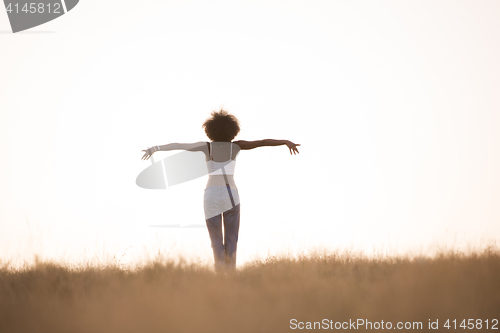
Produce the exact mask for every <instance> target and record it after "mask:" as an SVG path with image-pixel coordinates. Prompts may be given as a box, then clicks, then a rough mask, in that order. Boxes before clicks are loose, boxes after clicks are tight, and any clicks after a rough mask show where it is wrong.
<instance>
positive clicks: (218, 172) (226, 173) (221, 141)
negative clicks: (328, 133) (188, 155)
mask: <svg viewBox="0 0 500 333" xmlns="http://www.w3.org/2000/svg"><path fill="white" fill-rule="evenodd" d="M202 127H203V128H204V129H205V133H206V135H207V136H208V138H209V139H210V140H211V142H196V143H171V144H166V145H163V146H155V147H151V148H148V149H145V150H143V151H144V152H145V153H144V156H143V157H142V159H143V160H147V159H149V158H150V157H151V155H153V154H154V152H156V151H168V150H176V149H184V150H189V151H202V152H204V153H205V161H206V163H207V168H208V172H209V177H208V182H207V186H206V188H205V194H204V197H203V201H204V210H205V221H206V223H207V228H208V234H209V236H210V240H211V242H212V249H213V253H214V262H215V270H216V271H218V272H219V271H226V270H234V269H235V268H236V245H237V243H238V232H239V229H240V197H239V194H238V188H237V187H236V184H235V182H234V169H235V165H236V156H237V155H238V154H239V152H240V151H241V150H249V149H254V148H257V147H265V146H280V145H287V147H288V148H289V149H290V154H296V153H298V152H299V151H298V149H297V146H300V144H295V143H293V142H291V141H288V140H273V139H265V140H258V141H243V140H239V141H232V140H233V139H234V138H235V137H236V135H238V133H239V132H240V125H239V121H238V119H237V118H236V117H235V116H234V115H232V114H229V113H228V112H227V111H225V110H224V109H221V110H220V111H213V112H212V114H211V116H210V118H208V119H207V120H206V121H205V122H204V123H203V126H202ZM222 219H224V233H223V232H222Z"/></svg>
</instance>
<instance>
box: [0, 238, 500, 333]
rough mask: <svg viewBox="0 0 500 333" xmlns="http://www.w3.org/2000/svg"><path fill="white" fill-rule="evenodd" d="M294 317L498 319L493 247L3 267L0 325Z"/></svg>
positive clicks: (236, 326)
mask: <svg viewBox="0 0 500 333" xmlns="http://www.w3.org/2000/svg"><path fill="white" fill-rule="evenodd" d="M292 319H296V320H297V322H304V323H306V322H314V321H318V322H320V321H322V320H323V319H328V321H330V320H332V322H333V323H335V322H344V321H349V320H352V321H356V320H357V319H364V320H368V321H372V322H381V321H382V320H383V321H384V322H385V323H386V322H388V321H390V322H392V325H393V326H395V325H396V323H397V322H422V324H423V329H421V330H419V331H427V327H428V322H429V319H430V320H431V321H435V320H436V319H438V320H439V325H440V327H439V330H433V331H453V330H448V329H445V328H443V327H442V325H443V324H444V322H445V321H446V319H451V320H453V319H457V322H458V323H460V322H461V321H462V320H463V319H466V320H467V319H474V320H476V319H482V320H483V321H484V320H486V319H488V320H489V322H490V323H491V320H492V319H500V253H499V252H498V250H493V249H491V248H490V249H487V250H483V251H482V252H480V253H469V254H457V253H456V252H448V253H440V254H438V255H437V256H435V257H433V258H427V257H409V256H403V257H395V258H373V257H372V258H368V257H366V256H362V255H356V254H353V253H347V252H344V253H340V252H333V253H326V252H323V253H316V254H315V255H314V256H309V257H298V258H286V257H282V258H276V257H271V258H268V259H267V260H264V261H254V262H252V263H249V264H246V265H244V266H242V267H239V269H238V270H237V271H236V272H232V273H227V274H216V273H215V272H214V271H213V270H212V269H211V268H209V267H204V266H199V265H195V264H186V263H185V261H183V260H181V261H180V262H176V263H174V262H173V261H172V260H168V259H165V258H162V257H161V256H159V257H157V258H155V259H152V260H149V261H148V262H147V263H145V264H144V265H142V267H138V268H135V269H133V270H124V269H122V268H120V266H119V265H113V264H109V265H106V266H92V265H85V266H81V267H68V266H64V265H61V264H57V263H53V262H41V261H39V260H38V261H36V263H35V264H34V265H32V266H29V267H26V268H24V269H12V268H10V267H9V266H8V265H7V264H3V267H2V268H0V332H107V333H109V332H207V333H209V332H290V331H297V330H292V329H291V324H290V320H292ZM490 326H491V324H490ZM497 327H499V325H497ZM393 328H394V327H393ZM359 329H360V330H365V331H371V330H366V329H365V327H364V326H363V327H360V328H359ZM459 330H463V329H462V328H460V329H459ZM482 330H486V328H485V326H484V325H483V327H482ZM490 330H491V327H490Z"/></svg>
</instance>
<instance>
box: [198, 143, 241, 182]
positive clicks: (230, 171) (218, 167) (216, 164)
mask: <svg viewBox="0 0 500 333" xmlns="http://www.w3.org/2000/svg"><path fill="white" fill-rule="evenodd" d="M207 149H208V154H207V156H206V162H207V168H208V172H209V177H208V182H207V186H206V187H210V186H225V185H226V184H229V186H230V187H231V188H234V189H237V187H236V184H235V182H234V179H233V175H234V170H235V167H236V156H237V155H238V153H239V152H240V150H241V149H240V147H239V146H238V145H237V144H235V143H233V142H207Z"/></svg>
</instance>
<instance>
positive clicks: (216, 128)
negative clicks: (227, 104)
mask: <svg viewBox="0 0 500 333" xmlns="http://www.w3.org/2000/svg"><path fill="white" fill-rule="evenodd" d="M202 127H203V128H204V129H205V133H206V134H207V136H208V138H209V139H210V140H212V141H217V142H221V141H226V142H230V141H232V140H233V139H234V138H235V137H236V135H238V133H239V132H240V124H239V122H238V119H237V118H236V117H235V116H233V115H232V114H229V113H228V112H227V111H226V110H224V109H220V111H212V114H211V115H210V118H208V119H207V120H205V122H204V123H203V126H202Z"/></svg>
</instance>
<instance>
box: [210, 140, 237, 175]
mask: <svg viewBox="0 0 500 333" xmlns="http://www.w3.org/2000/svg"><path fill="white" fill-rule="evenodd" d="M212 152H213V148H212V142H210V160H209V161H207V168H208V174H209V175H210V176H218V175H223V173H222V167H224V173H225V174H226V175H234V168H235V166H236V161H235V160H232V159H231V156H233V143H232V142H231V144H230V153H229V160H227V161H224V162H215V161H214V160H213V157H212Z"/></svg>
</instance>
